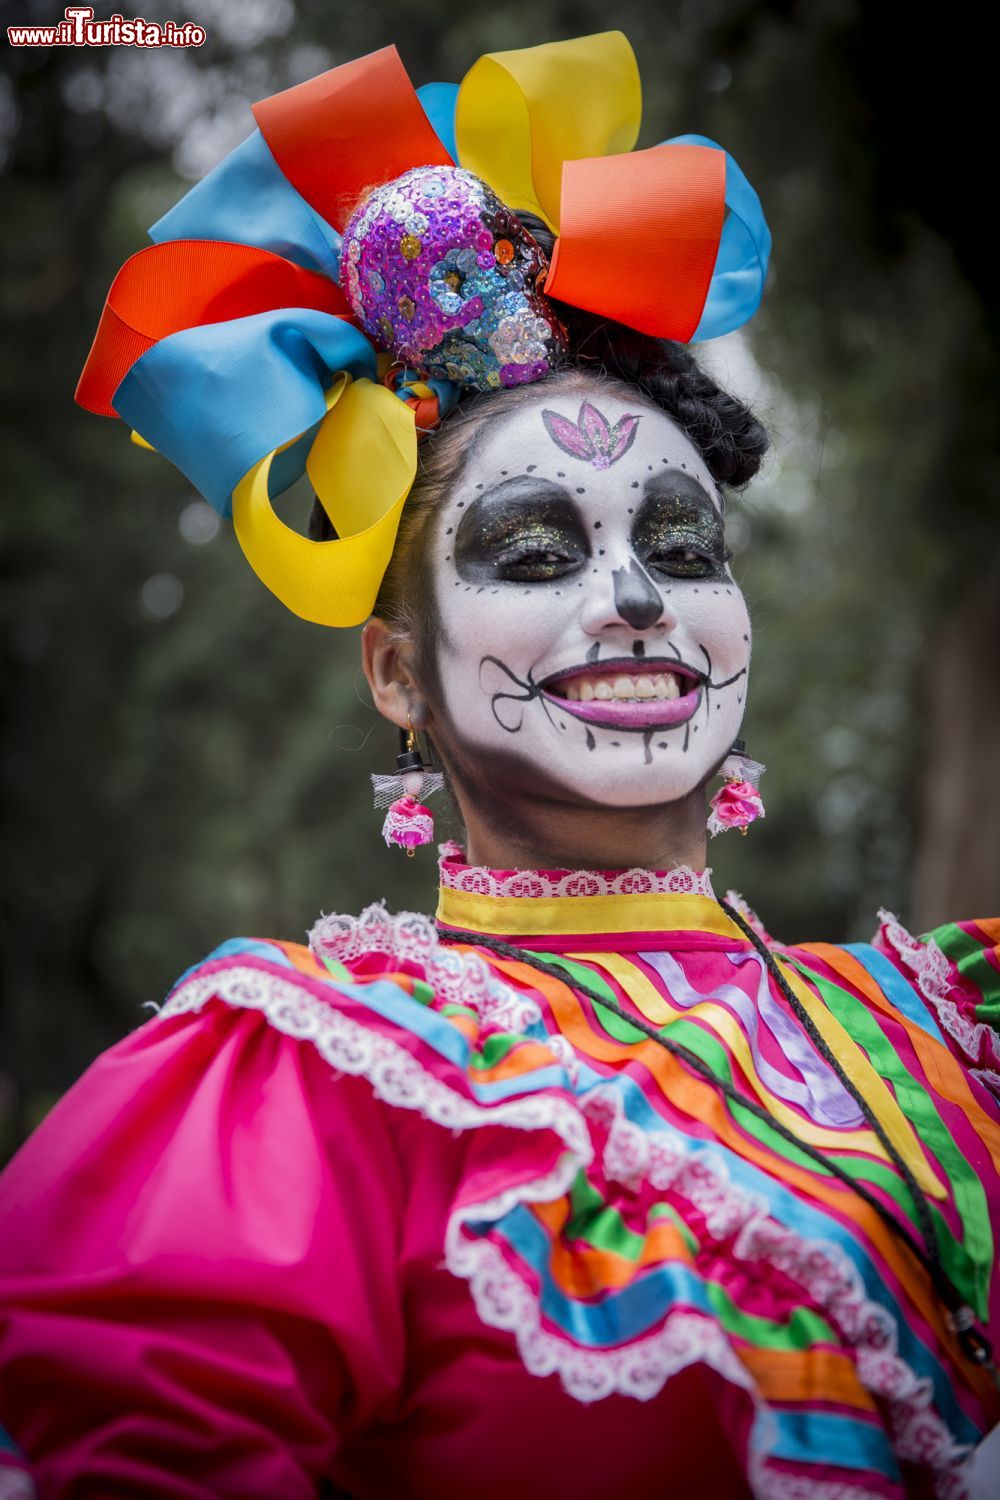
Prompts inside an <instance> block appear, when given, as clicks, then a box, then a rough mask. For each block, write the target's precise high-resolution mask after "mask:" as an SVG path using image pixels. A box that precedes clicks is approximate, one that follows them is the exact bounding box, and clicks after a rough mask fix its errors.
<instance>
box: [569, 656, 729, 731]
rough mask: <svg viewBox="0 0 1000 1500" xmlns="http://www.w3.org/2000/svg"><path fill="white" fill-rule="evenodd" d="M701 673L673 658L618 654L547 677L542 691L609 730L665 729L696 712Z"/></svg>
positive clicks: (576, 714)
mask: <svg viewBox="0 0 1000 1500" xmlns="http://www.w3.org/2000/svg"><path fill="white" fill-rule="evenodd" d="M703 682H704V677H703V675H702V674H701V673H700V672H697V671H695V669H694V668H693V667H688V666H684V665H682V664H681V663H680V662H678V661H674V660H673V659H671V658H663V657H659V658H646V657H639V658H637V657H634V656H626V657H616V658H613V659H612V660H609V661H602V662H601V663H600V665H599V666H598V665H597V664H596V663H595V664H594V665H593V666H584V667H573V668H571V669H570V670H569V671H567V672H560V673H558V674H557V675H556V676H554V677H550V678H548V679H547V680H546V682H545V683H544V685H543V686H542V693H543V694H544V696H545V697H546V698H547V699H548V700H549V702H550V703H557V704H558V705H559V707H560V709H563V710H565V712H566V713H570V714H572V715H573V717H574V718H577V719H583V720H584V721H585V722H587V723H589V724H602V725H606V726H607V727H608V728H610V729H669V728H670V727H671V726H673V725H675V724H684V723H686V722H687V720H688V719H691V718H693V717H694V715H695V714H696V713H697V711H698V705H699V703H700V702H701V691H702V684H703Z"/></svg>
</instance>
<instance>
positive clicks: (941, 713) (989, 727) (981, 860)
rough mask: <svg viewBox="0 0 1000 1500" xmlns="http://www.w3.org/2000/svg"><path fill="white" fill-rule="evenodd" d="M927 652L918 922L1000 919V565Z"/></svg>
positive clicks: (916, 869) (983, 575)
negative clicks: (925, 736)
mask: <svg viewBox="0 0 1000 1500" xmlns="http://www.w3.org/2000/svg"><path fill="white" fill-rule="evenodd" d="M936 636H937V639H936V641H935V642H934V644H933V645H932V647H931V649H930V652H929V653H928V658H927V677H926V680H925V690H924V703H925V705H926V710H927V715H928V732H927V741H926V763H925V765H924V767H923V774H922V776H921V778H920V782H919V789H920V790H919V803H918V821H917V837H916V842H915V847H914V863H913V904H912V912H911V922H910V924H909V925H910V926H911V928H912V930H913V931H914V932H926V931H927V929H928V928H929V927H933V926H935V925H936V924H938V923H940V922H946V921H954V920H956V919H963V918H969V917H988V916H1000V570H998V569H997V568H996V566H990V567H988V568H986V569H984V570H983V571H981V572H978V573H977V574H975V575H974V577H973V579H972V581H970V585H969V587H968V589H967V591H966V593H965V596H964V598H963V599H962V601H961V603H960V604H958V605H957V607H956V608H955V609H954V610H953V611H952V612H951V614H950V615H946V616H945V617H944V620H943V624H942V625H941V626H940V627H939V628H938V629H937V631H936Z"/></svg>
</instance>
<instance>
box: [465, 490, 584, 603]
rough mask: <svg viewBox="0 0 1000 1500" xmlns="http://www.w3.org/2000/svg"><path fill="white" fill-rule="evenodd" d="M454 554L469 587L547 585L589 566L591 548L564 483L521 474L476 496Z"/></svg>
mask: <svg viewBox="0 0 1000 1500" xmlns="http://www.w3.org/2000/svg"><path fill="white" fill-rule="evenodd" d="M453 556H454V563H455V568H456V571H457V572H458V575H459V577H460V578H462V579H464V580H465V582H466V583H496V582H501V583H546V582H548V581H549V580H550V579H553V578H562V577H564V576H565V575H566V574H567V573H571V572H573V571H574V569H576V568H578V567H580V566H581V565H582V564H583V563H585V562H586V561H587V559H588V558H589V556H590V544H589V542H588V540H587V535H586V532H585V531H584V529H583V524H582V522H581V519H580V516H579V513H578V511H577V508H576V506H575V505H574V504H573V502H572V500H571V499H570V497H569V496H568V495H567V493H566V491H565V490H564V489H563V488H562V486H561V485H558V484H553V483H552V482H551V481H550V480H546V479H534V478H532V477H531V476H529V475H520V476H518V477H517V478H514V479H509V480H506V481H505V482H504V483H503V484H499V485H497V486H496V487H495V488H494V489H492V490H488V491H486V492H485V493H483V494H482V495H479V496H477V497H476V499H475V501H474V502H473V504H472V505H471V506H470V507H469V509H468V510H467V511H466V512H465V514H464V515H463V517H462V519H461V521H460V522H459V525H458V530H457V532H456V535H455V546H454V551H453Z"/></svg>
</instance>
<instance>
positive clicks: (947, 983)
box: [875, 906, 1000, 1063]
mask: <svg viewBox="0 0 1000 1500" xmlns="http://www.w3.org/2000/svg"><path fill="white" fill-rule="evenodd" d="M878 916H879V922H880V923H881V924H882V928H881V930H883V931H884V932H885V936H886V938H887V939H888V941H889V942H890V943H891V945H892V947H893V948H894V949H895V951H896V953H897V955H898V956H899V958H901V959H902V961H903V963H904V964H906V967H907V968H908V969H909V970H910V971H911V973H912V974H913V976H914V978H915V979H916V981H917V986H918V988H919V990H920V993H921V994H922V995H923V997H924V999H925V1000H926V1001H927V1002H928V1004H929V1005H930V1007H931V1009H932V1010H933V1012H934V1014H935V1015H936V1016H937V1019H938V1020H939V1021H940V1023H941V1026H942V1028H943V1030H945V1031H947V1033H948V1035H949V1036H951V1037H954V1039H955V1041H956V1042H957V1043H958V1045H959V1046H960V1047H961V1049H962V1051H963V1052H964V1053H965V1055H966V1056H967V1057H968V1058H969V1059H970V1061H971V1062H976V1063H977V1062H979V1061H980V1058H981V1056H982V1043H983V1042H984V1041H985V1042H986V1043H987V1049H988V1053H990V1054H992V1056H993V1057H994V1058H995V1059H996V1060H997V1061H998V1062H1000V1035H998V1034H997V1032H996V1031H994V1029H993V1027H992V1026H990V1025H988V1024H987V1022H985V1021H971V1020H970V1019H969V1018H968V1016H963V1014H962V1012H961V1011H960V1010H959V1008H958V1006H957V1005H956V1003H955V1001H954V1000H952V999H951V990H952V987H953V986H952V972H953V970H954V965H953V963H952V961H951V959H950V958H949V957H948V955H947V953H945V952H944V951H943V950H942V948H941V947H940V945H939V944H938V943H937V942H935V940H934V938H929V939H928V940H927V942H926V943H922V942H920V941H919V939H917V938H915V937H914V936H913V934H912V933H911V932H908V931H907V929H906V928H905V927H904V926H903V924H902V922H901V921H900V920H899V918H898V917H897V916H895V915H894V913H893V912H891V911H887V910H886V909H885V907H884V906H880V907H879V909H878ZM875 936H876V937H877V936H878V933H876V934H875Z"/></svg>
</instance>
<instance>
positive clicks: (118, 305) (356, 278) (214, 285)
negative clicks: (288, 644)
mask: <svg viewBox="0 0 1000 1500" xmlns="http://www.w3.org/2000/svg"><path fill="white" fill-rule="evenodd" d="M253 113H254V116H255V119H256V123H257V129H255V130H254V131H253V132H252V134H251V135H250V136H249V137H248V138H247V140H245V141H244V142H243V143H242V145H240V146H237V147H236V149H235V150H234V151H232V152H230V154H229V156H227V157H226V158H224V160H223V161H222V162H220V163H219V165H218V166H217V167H216V168H215V169H214V170H213V171H212V172H210V173H209V175H208V176H207V177H206V178H205V179H204V181H202V182H200V183H198V184H197V185H196V186H195V187H193V188H192V189H191V190H190V192H188V193H187V194H186V196H185V197H184V198H182V199H181V200H180V202H179V203H178V204H177V205H176V206H175V207H174V208H173V209H171V210H170V211H169V212H168V213H167V214H166V215H165V216H164V217H163V218H162V219H160V220H159V221H158V223H156V224H154V225H153V226H152V228H151V229H150V236H151V238H152V239H153V241H154V243H153V244H152V245H151V246H149V247H147V248H146V249H145V250H141V251H140V252H139V253H138V254H137V255H134V256H133V257H132V259H131V260H129V261H128V262H127V263H126V264H125V266H124V267H123V268H122V270H121V271H120V272H119V274H118V276H117V277H116V278H115V281H114V283H113V285H112V287H111V290H110V292H109V294H108V299H107V304H106V306H105V309H104V312H103V314H102V317H101V321H100V324H99V327H98V330H97V334H96V337H95V339H94V345H93V348H92V349H91V352H90V355H89V357H88V359H87V363H86V365H85V367H84V370H83V373H82V375H81V377H80V382H79V385H78V387H77V392H76V399H77V401H78V402H79V403H80V404H81V405H82V406H84V407H86V408H87V409H88V410H90V411H93V412H96V413H99V414H100V415H103V416H117V417H120V418H121V419H122V420H124V421H125V422H126V423H127V424H128V425H129V427H130V428H131V429H132V435H133V439H134V440H135V441H136V442H137V443H138V444H139V445H140V446H142V447H144V448H147V449H153V450H155V451H157V452H158V453H160V454H162V455H163V456H165V457H166V458H168V459H170V461H171V462H173V463H174V464H176V465H177V467H178V468H179V469H181V471H182V472H183V473H184V474H185V476H186V477H187V478H188V479H189V480H190V482H191V483H192V484H193V485H194V486H195V488H196V489H198V490H199V491H200V493H201V494H202V495H203V496H204V497H205V499H206V500H208V501H209V502H210V504H212V505H213V506H215V508H216V509H217V510H218V511H219V512H220V513H221V514H222V515H224V516H231V517H232V520H233V525H234V529H235V531H236V536H237V539H238V541H239V543H240V546H241V547H242V549H243V551H244V553H245V554H246V557H247V559H248V561H249V562H250V564H251V566H252V567H253V568H254V570H255V571H256V573H257V574H258V576H259V577H260V578H261V579H262V581H263V582H264V583H265V584H266V586H267V587H268V588H269V589H270V590H271V591H272V592H273V593H274V594H275V595H276V596H277V597H278V598H279V599H280V600H281V601H282V603H284V604H285V605H286V606H287V607H288V608H289V609H290V610H292V611H293V612H294V613H295V614H297V615H299V616H301V617H302V618H303V619H306V620H310V621H314V622H315V623H317V624H322V625H330V626H350V625H357V624H361V623H362V622H363V621H364V620H365V619H366V618H367V617H368V615H369V614H370V613H371V610H372V607H373V605H374V603H375V599H376V597H377V595H378V591H379V588H380V586H381V582H382V578H383V576H384V574H385V570H386V568H387V566H388V563H389V559H390V557H391V555H392V550H393V545H394V543H395V538H396V532H397V529H398V526H399V521H400V516H401V513H402V510H403V506H404V505H405V502H406V498H407V495H408V494H409V492H410V488H411V486H412V484H413V481H414V478H415V476H416V472H417V442H418V438H419V436H421V435H423V434H425V433H426V432H427V431H429V430H430V429H431V428H433V427H434V426H436V425H437V424H438V423H439V422H440V421H441V420H442V419H443V418H445V417H446V416H447V414H448V412H449V411H450V410H451V409H452V408H453V407H454V405H455V404H456V402H457V401H458V400H459V399H460V397H461V395H462V393H463V391H465V390H478V391H487V392H488V391H490V390H492V389H499V388H501V387H504V386H511V385H518V384H522V383H524V382H526V381H534V380H541V379H544V378H545V377H546V376H547V375H548V374H549V372H550V371H551V370H552V369H553V368H554V367H555V365H556V364H558V363H559V362H561V361H562V360H564V359H568V360H570V361H572V359H573V355H574V349H573V340H572V336H569V335H567V331H566V321H565V319H566V318H568V310H569V309H574V310H576V311H578V312H582V313H585V314H587V313H589V314H593V315H596V316H597V317H599V318H601V319H604V320H605V321H610V322H611V323H618V324H621V325H624V326H625V327H628V328H631V329H635V330H637V331H638V332H640V333H643V334H646V335H651V336H653V337H656V338H663V339H673V340H677V341H679V342H688V343H695V342H699V341H701V340H704V339H710V338H716V337H719V336H720V335H722V334H725V333H729V332H731V331H732V330H733V329H735V328H739V327H740V326H741V325H742V324H743V323H745V322H746V321H747V320H748V319H749V318H750V317H752V315H753V313H754V312H755V311H756V309H757V306H758V304H759V302H760V298H761V294H762V291H763V286H764V279H765V276H766V273H767V266H768V259H769V255H770V248H771V237H770V232H769V230H768V227H767V223H766V220H765V218H764V214H763V211H762V209H761V205H760V201H759V199H758V197H757V194H756V193H755V192H754V190H753V188H752V187H751V185H750V183H749V182H748V181H747V179H746V177H745V176H744V175H743V173H742V172H741V170H740V168H739V166H738V165H737V163H736V162H735V161H734V159H733V157H732V156H731V155H730V154H729V153H728V152H727V151H725V150H724V149H723V148H722V147H721V146H719V145H718V144H717V142H715V141H712V140H709V139H708V138H707V137H706V136H699V135H680V136H673V137H671V138H670V139H669V140H666V141H662V142H660V144H659V145H656V146H652V147H649V148H647V149H645V150H641V151H637V150H635V149H634V148H635V144H636V140H637V138H638V133H639V124H640V116H641V90H640V84H639V72H638V66H637V64H636V59H635V56H634V54H633V52H632V48H631V47H630V45H629V43H628V40H627V38H626V37H625V36H623V35H622V33H621V32H620V31H606V32H601V33H598V34H597V35H594V36H584V37H575V38H573V39H571V40H569V41H562V42H552V43H546V44H544V45H542V46H539V47H528V48H522V49H517V50H513V51H508V52H495V53H489V54H487V55H485V56H484V57H481V58H479V59H478V61H477V62H476V63H474V64H473V66H472V67H471V68H470V70H469V72H468V73H467V74H466V75H465V77H464V78H463V79H462V82H461V84H450V83H437V84H425V85H423V86H422V87H421V88H419V89H415V88H414V86H413V84H412V83H411V82H410V79H409V78H408V76H407V74H406V71H405V69H404V67H403V65H402V62H401V61H400V58H399V55H398V53H397V51H396V49H395V48H394V47H385V48H383V49H382V50H381V51H379V52H374V53H372V54H370V55H369V56H367V57H362V58H358V59H356V60H355V61H353V62H348V63H343V64H341V65H340V66H339V67H335V68H331V69H330V70H329V71H327V72H325V73H321V74H320V75H319V76H318V77H316V78H312V79H309V80H308V81H307V82H305V83H301V84H297V85H295V86H294V87H293V88H290V89H286V90H284V91H283V92H282V93H279V94H274V95H272V96H271V97H269V98H267V99H263V100H261V101H260V102H259V103H257V104H256V105H255V106H254V108H253ZM523 213H529V214H531V215H534V216H535V218H537V219H540V220H541V221H542V222H543V223H544V224H545V225H546V226H547V227H548V229H549V230H551V232H552V234H553V235H554V244H553V248H552V252H551V255H548V254H546V252H545V250H544V249H543V247H542V245H541V244H540V243H539V241H538V239H537V238H536V237H535V236H534V235H532V234H531V233H530V231H529V229H528V228H527V227H526V225H525V223H524V222H523V221H522V219H521V217H520V215H521V214H523ZM581 326H582V325H581ZM571 425H572V424H571ZM577 426H578V427H579V428H580V429H581V433H582V437H581V438H580V439H579V441H580V443H581V444H582V445H583V446H586V447H587V453H588V457H587V461H588V462H592V463H593V464H594V466H595V467H603V466H604V464H605V462H607V463H612V462H615V461H616V460H617V457H620V455H621V452H624V451H625V447H626V446H627V442H628V440H629V434H628V432H627V431H626V430H625V429H622V428H621V427H620V424H619V427H618V429H617V430H616V431H615V433H613V434H612V433H611V432H610V430H609V432H608V433H605V432H604V431H603V430H602V429H601V427H600V423H599V422H596V421H595V420H594V419H593V418H592V417H590V416H588V415H587V414H586V413H581V416H580V419H579V420H578V423H577ZM562 440H563V441H564V442H566V443H576V442H577V441H578V440H577V439H576V438H575V437H573V436H571V435H570V434H569V433H568V432H564V433H563V437H562ZM567 451H568V450H567ZM581 455H582V449H581ZM591 455H592V456H591ZM303 474H306V475H308V478H309V480H310V481H311V483H312V486H313V488H314V490H315V491H316V494H317V497H318V499H319V502H320V504H321V505H322V507H323V509H324V511H325V512H326V514H327V516H328V518H329V520H330V523H331V525H332V527H333V531H334V537H335V539H334V540H327V541H313V540H311V539H309V538H307V537H304V536H301V535H300V534H299V533H297V532H296V531H294V530H293V529H292V528H291V527H290V526H288V525H286V524H285V522H284V521H283V520H281V519H280V517H279V516H278V515H277V514H276V513H275V510H274V506H273V500H274V498H275V497H277V496H278V495H280V494H282V493H283V492H284V491H285V490H287V489H289V488H290V487H291V486H292V485H293V484H295V482H296V481H297V480H298V479H299V478H300V477H301V476H302V475H303Z"/></svg>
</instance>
